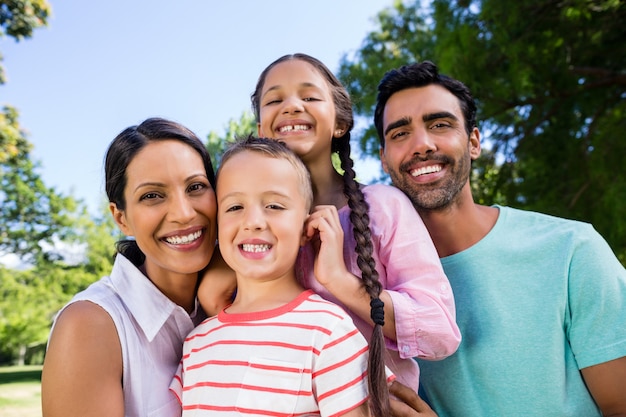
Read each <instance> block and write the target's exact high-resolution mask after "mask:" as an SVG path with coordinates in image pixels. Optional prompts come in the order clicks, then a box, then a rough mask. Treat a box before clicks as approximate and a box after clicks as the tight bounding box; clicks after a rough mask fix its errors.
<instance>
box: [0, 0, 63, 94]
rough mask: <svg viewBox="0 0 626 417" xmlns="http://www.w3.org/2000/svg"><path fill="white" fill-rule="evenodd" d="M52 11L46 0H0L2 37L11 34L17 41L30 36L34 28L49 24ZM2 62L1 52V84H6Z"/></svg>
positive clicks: (0, 32) (0, 36) (0, 31)
mask: <svg viewBox="0 0 626 417" xmlns="http://www.w3.org/2000/svg"><path fill="white" fill-rule="evenodd" d="M50 12H51V9H50V5H49V4H48V2H47V1H46V0H0V38H2V37H4V36H10V37H12V38H13V39H15V40H16V41H20V40H22V39H25V38H30V37H31V36H32V35H33V30H35V29H37V28H39V27H42V26H46V25H47V24H48V16H50ZM1 63H2V55H1V54H0V84H4V83H5V77H4V68H3V66H2V65H1Z"/></svg>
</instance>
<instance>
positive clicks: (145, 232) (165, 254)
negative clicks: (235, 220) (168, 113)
mask: <svg viewBox="0 0 626 417" xmlns="http://www.w3.org/2000/svg"><path fill="white" fill-rule="evenodd" d="M126 178H127V184H126V189H125V190H124V197H125V199H126V209H125V210H124V211H121V210H118V209H117V207H116V205H115V204H114V203H111V207H110V208H111V212H112V213H113V218H114V219H115V222H116V223H117V224H118V226H119V227H120V229H121V230H122V232H123V233H124V234H125V235H127V236H134V238H135V240H136V241H137V244H138V246H139V248H140V249H141V251H142V252H143V253H144V254H145V255H146V262H145V268H146V273H147V275H148V276H149V277H150V279H151V280H152V281H153V282H155V284H157V285H158V284H159V281H161V282H163V281H162V280H164V279H167V278H168V277H169V276H175V275H181V274H183V275H186V274H196V273H197V272H198V271H200V270H201V269H202V268H204V267H205V266H206V265H207V264H208V263H209V260H210V259H211V255H212V254H213V249H214V248H215V239H216V234H217V225H216V216H217V203H216V199H215V192H214V190H213V188H212V187H211V184H210V183H209V180H208V178H207V175H206V171H205V168H204V164H203V162H202V158H201V157H200V155H199V154H198V153H197V152H196V151H195V150H194V149H193V148H192V147H190V146H188V145H186V144H184V143H182V142H180V141H177V140H163V141H157V142H151V143H149V144H148V145H146V146H145V147H144V148H143V149H142V150H141V151H139V153H137V155H136V156H135V157H134V159H133V160H132V161H131V162H130V164H129V165H128V167H127V169H126Z"/></svg>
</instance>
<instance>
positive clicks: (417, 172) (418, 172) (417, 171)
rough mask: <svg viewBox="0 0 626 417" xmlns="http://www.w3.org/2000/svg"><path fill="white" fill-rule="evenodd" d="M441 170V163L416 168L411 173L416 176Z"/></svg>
mask: <svg viewBox="0 0 626 417" xmlns="http://www.w3.org/2000/svg"><path fill="white" fill-rule="evenodd" d="M439 171H441V165H429V166H427V167H423V168H419V169H414V170H413V171H411V175H412V176H414V177H419V176H420V175H424V174H432V173H433V172H439Z"/></svg>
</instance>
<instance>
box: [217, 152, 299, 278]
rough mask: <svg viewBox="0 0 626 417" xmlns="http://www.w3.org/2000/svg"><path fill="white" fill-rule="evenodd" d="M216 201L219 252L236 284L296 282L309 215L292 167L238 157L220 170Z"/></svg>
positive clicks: (249, 154) (250, 156)
mask: <svg viewBox="0 0 626 417" xmlns="http://www.w3.org/2000/svg"><path fill="white" fill-rule="evenodd" d="M217 201H218V203H219V204H218V205H219V213H218V223H219V242H220V251H221V253H222V256H223V257H224V260H225V261H226V262H227V263H228V265H230V267H231V268H232V269H234V270H235V272H236V273H237V276H238V278H244V279H253V280H255V281H256V282H258V281H272V280H276V279H281V278H286V279H293V278H294V274H295V272H294V265H295V261H296V257H297V255H298V250H299V248H300V246H301V245H302V244H304V242H305V239H306V238H305V234H304V222H305V220H306V218H307V217H308V212H307V202H306V200H305V197H304V195H303V194H302V190H301V186H300V183H299V180H298V178H297V175H296V174H295V172H294V167H293V166H292V165H291V163H290V162H289V161H287V160H285V159H278V158H272V157H269V156H267V155H263V154H260V153H258V152H252V151H244V152H241V153H239V154H237V155H234V156H233V157H231V158H230V159H228V160H227V161H226V162H225V163H224V164H223V165H222V166H221V168H220V174H219V178H218V185H217Z"/></svg>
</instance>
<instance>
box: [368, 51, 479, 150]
mask: <svg viewBox="0 0 626 417" xmlns="http://www.w3.org/2000/svg"><path fill="white" fill-rule="evenodd" d="M431 84H435V85H440V86H442V87H443V88H445V89H446V90H448V91H449V92H450V93H452V94H454V96H456V98H458V100H459V105H460V107H461V112H462V113H463V117H464V118H465V131H466V132H467V134H468V135H469V134H470V133H471V132H472V129H474V128H475V127H476V102H475V101H474V97H472V94H471V93H470V90H469V88H467V86H466V85H465V84H463V83H462V82H461V81H458V80H455V79H453V78H450V77H448V76H447V75H443V74H439V70H438V68H437V66H436V65H435V64H433V63H432V62H430V61H423V62H421V63H415V64H410V65H403V66H402V67H400V68H397V69H393V70H391V71H388V72H387V73H386V74H385V75H384V76H383V79H382V80H381V81H380V83H379V84H378V96H377V98H376V109H375V110H374V126H376V132H378V139H379V140H380V146H381V147H382V148H383V149H384V148H385V135H384V132H383V111H384V110H385V105H386V104H387V101H389V98H390V97H391V96H392V95H393V94H395V93H397V92H398V91H402V90H406V89H407V88H416V87H426V86H427V85H431Z"/></svg>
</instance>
